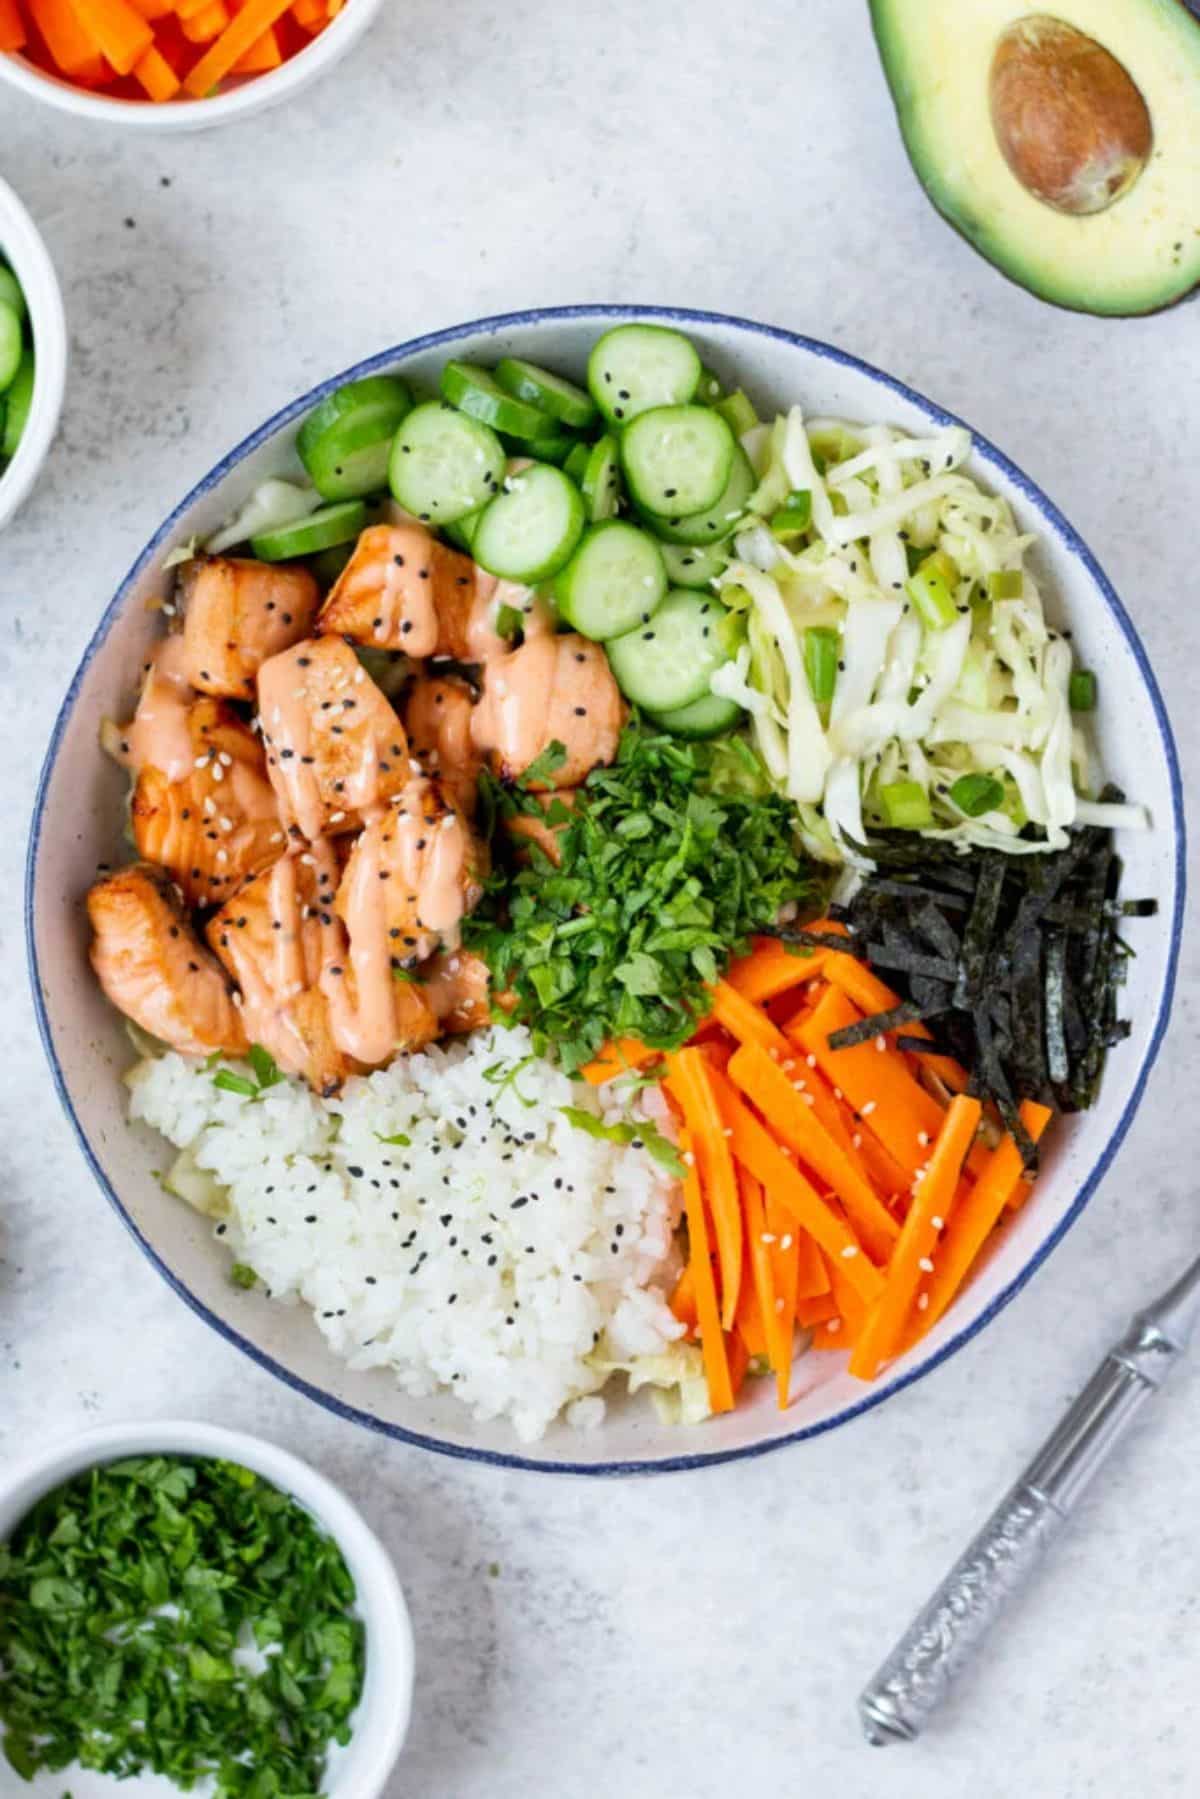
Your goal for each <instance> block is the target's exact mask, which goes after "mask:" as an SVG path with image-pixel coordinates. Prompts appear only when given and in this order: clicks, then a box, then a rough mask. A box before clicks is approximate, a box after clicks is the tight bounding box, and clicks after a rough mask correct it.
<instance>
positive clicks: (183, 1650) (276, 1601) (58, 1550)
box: [0, 1456, 364, 1799]
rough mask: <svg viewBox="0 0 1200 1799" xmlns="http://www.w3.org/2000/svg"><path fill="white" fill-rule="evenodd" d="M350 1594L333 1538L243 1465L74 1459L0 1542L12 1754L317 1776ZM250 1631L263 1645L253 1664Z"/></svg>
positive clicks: (114, 1766)
mask: <svg viewBox="0 0 1200 1799" xmlns="http://www.w3.org/2000/svg"><path fill="white" fill-rule="evenodd" d="M353 1603H354V1583H353V1581H352V1579H351V1577H350V1573H349V1570H348V1569H347V1567H346V1564H345V1562H344V1560H343V1559H342V1555H341V1551H340V1550H339V1549H338V1547H337V1545H336V1544H335V1543H333V1542H332V1541H331V1540H330V1538H328V1537H327V1536H325V1535H323V1534H322V1532H321V1531H320V1530H319V1529H318V1527H317V1525H316V1524H315V1523H314V1521H313V1520H312V1519H311V1518H310V1517H309V1516H308V1514H307V1513H306V1512H304V1511H303V1510H302V1509H301V1508H300V1507H299V1506H298V1505H297V1504H296V1503H295V1502H294V1501H293V1500H292V1499H290V1498H288V1496H287V1495H286V1494H284V1493H281V1492H279V1491H278V1489H277V1488H275V1487H273V1486H270V1485H269V1484H268V1483H267V1482H266V1481H264V1480H262V1479H260V1477H259V1476H258V1475H257V1474H254V1473H253V1472H252V1471H251V1470H250V1469H248V1468H241V1467H238V1466H236V1465H235V1464H233V1463H228V1462H217V1461H192V1460H188V1459H177V1458H174V1457H167V1456H140V1457H135V1458H132V1459H130V1460H128V1461H122V1462H110V1463H109V1464H107V1465H106V1466H104V1467H100V1468H95V1469H92V1470H90V1471H89V1472H88V1473H86V1474H82V1475H79V1476H77V1477H76V1478H75V1479H74V1480H72V1481H69V1482H68V1483H67V1484H66V1485H65V1486H63V1487H60V1488H58V1489H57V1491H56V1492H53V1493H51V1494H49V1495H47V1497H46V1498H45V1499H43V1500H41V1501H40V1503H39V1504H38V1505H37V1506H35V1507H34V1509H33V1511H32V1512H30V1513H29V1515H28V1516H27V1517H26V1518H25V1519H24V1520H23V1521H22V1522H21V1524H19V1525H18V1527H17V1529H16V1530H15V1532H14V1533H13V1535H12V1537H11V1539H10V1540H9V1541H8V1542H7V1543H6V1544H2V1545H0V1625H2V1629H0V1722H2V1724H3V1729H4V1737H3V1750H4V1754H5V1756H6V1758H7V1760H8V1763H9V1765H10V1766H11V1767H12V1768H13V1769H14V1770H15V1771H16V1773H18V1774H20V1775H21V1776H23V1777H24V1778H26V1779H31V1778H32V1777H33V1776H34V1774H36V1773H37V1772H38V1771H39V1770H40V1769H58V1768H65V1767H67V1766H68V1765H69V1764H70V1763H71V1762H73V1761H76V1760H78V1761H79V1762H80V1763H81V1764H82V1765H83V1766H84V1767H85V1768H92V1769H96V1770H98V1771H101V1772H103V1773H107V1774H114V1775H116V1776H117V1777H118V1778H123V1777H126V1776H129V1775H133V1774H137V1773H139V1772H142V1771H144V1770H152V1771H154V1772H156V1773H159V1774H164V1775H166V1776H167V1777H168V1778H169V1779H171V1780H173V1781H174V1782H175V1783H176V1785H177V1786H179V1787H180V1788H182V1789H184V1790H187V1789H190V1788H191V1787H192V1786H194V1785H195V1784H196V1783H197V1782H199V1781H201V1780H203V1779H204V1778H205V1777H212V1778H213V1779H214V1780H215V1785H216V1799H284V1796H285V1795H300V1794H306V1795H313V1794H316V1793H318V1792H319V1791H320V1789H321V1785H322V1777H323V1774H324V1769H325V1758H326V1752H327V1750H328V1747H329V1745H330V1743H331V1742H339V1743H344V1742H346V1741H347V1740H348V1737H349V1721H350V1717H351V1715H352V1713H353V1711H354V1708H355V1706H356V1705H357V1703H358V1697H359V1694H360V1692H361V1690H362V1679H363V1657H364V1644H363V1631H362V1625H361V1624H360V1623H359V1622H358V1620H357V1619H355V1618H354V1617H352V1616H351V1615H350V1607H351V1606H352V1605H353ZM247 1642H252V1643H253V1644H254V1645H255V1646H256V1647H257V1648H258V1650H260V1651H262V1652H269V1653H264V1654H263V1656H262V1658H261V1660H260V1661H259V1662H256V1663H255V1664H254V1665H253V1666H249V1665H247V1663H248V1659H249V1658H247V1657H245V1656H243V1655H241V1654H236V1655H235V1651H237V1650H239V1649H241V1648H242V1647H244V1645H245V1644H246V1643H247Z"/></svg>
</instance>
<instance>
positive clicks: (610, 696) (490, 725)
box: [471, 633, 625, 787]
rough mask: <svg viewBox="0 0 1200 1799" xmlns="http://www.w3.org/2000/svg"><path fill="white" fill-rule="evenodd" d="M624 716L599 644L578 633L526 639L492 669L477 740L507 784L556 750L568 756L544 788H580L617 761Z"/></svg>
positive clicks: (477, 718) (474, 720)
mask: <svg viewBox="0 0 1200 1799" xmlns="http://www.w3.org/2000/svg"><path fill="white" fill-rule="evenodd" d="M624 716H625V709H624V706H623V704H622V700H621V695H620V693H619V691H618V689H617V683H616V681H615V680H614V679H613V676H612V671H611V670H610V668H609V666H608V658H607V657H606V656H605V654H604V650H603V648H602V647H601V645H600V644H598V643H592V642H590V641H589V639H588V638H586V637H578V636H576V635H575V634H574V633H571V634H569V635H566V636H562V637H557V636H549V635H546V636H542V635H538V636H535V637H530V638H527V639H526V641H525V642H524V643H523V644H522V645H521V647H520V649H517V650H512V651H510V653H509V654H508V655H507V656H499V657H496V658H495V659H494V660H493V661H491V662H489V664H488V667H487V673H486V676H485V679H484V686H483V697H482V699H481V700H480V702H479V704H478V706H476V708H475V710H474V712H473V713H472V715H471V734H472V736H473V737H474V739H475V743H476V745H477V746H478V747H479V749H481V750H483V751H485V752H486V753H487V756H488V759H489V761H490V762H491V765H492V768H493V770H494V771H495V773H496V774H497V775H499V776H500V778H501V780H514V779H515V778H516V776H518V775H522V774H524V773H525V770H526V769H527V768H529V767H530V765H531V764H532V763H533V762H535V761H536V760H537V758H538V757H539V756H541V755H542V754H543V752H544V751H546V750H548V749H549V747H550V745H551V744H552V743H555V742H557V743H560V744H562V746H563V748H564V750H565V752H566V753H565V756H564V757H563V758H562V759H561V760H560V761H558V762H557V764H556V765H555V766H554V768H553V769H548V770H547V771H546V773H545V776H544V778H542V779H540V780H538V781H536V782H535V783H534V785H535V786H538V787H578V786H579V784H580V782H581V781H582V780H584V778H585V777H586V776H587V775H588V774H590V773H591V771H592V769H593V768H598V767H601V766H602V765H604V764H605V763H609V762H611V761H612V759H613V757H614V756H615V755H616V753H617V740H618V738H619V737H620V735H621V726H622V724H623V722H624Z"/></svg>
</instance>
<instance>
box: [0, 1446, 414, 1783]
mask: <svg viewBox="0 0 1200 1799" xmlns="http://www.w3.org/2000/svg"><path fill="white" fill-rule="evenodd" d="M129 1455H186V1456H207V1457H215V1458H219V1459H221V1460H224V1461H231V1462H239V1463H241V1464H242V1465H243V1466H244V1467H246V1468H252V1469H253V1470H254V1472H255V1473H256V1474H261V1475H262V1476H263V1478H264V1479H265V1480H268V1481H270V1482H271V1484H272V1485H273V1486H276V1487H278V1488H279V1489H280V1491H281V1492H284V1493H288V1494H290V1495H291V1496H292V1498H293V1499H295V1500H297V1501H298V1502H299V1504H300V1505H302V1506H303V1507H304V1509H305V1511H306V1512H310V1513H311V1514H312V1516H313V1517H314V1518H315V1519H316V1520H317V1522H318V1524H320V1525H321V1526H322V1527H323V1528H324V1529H325V1530H326V1531H327V1532H328V1533H329V1535H330V1536H331V1537H332V1538H333V1540H334V1542H335V1543H337V1545H338V1547H339V1548H340V1549H341V1552H342V1554H343V1555H344V1556H345V1558H346V1566H347V1567H348V1568H349V1570H350V1573H351V1575H352V1576H353V1578H354V1585H355V1588H356V1590H357V1593H358V1613H359V1616H360V1617H361V1619H362V1621H363V1624H364V1626H365V1628H366V1643H367V1651H366V1675H365V1680H364V1684H363V1695H362V1699H361V1700H360V1702H359V1706H358V1710H357V1712H356V1713H355V1717H354V1734H353V1736H352V1737H351V1739H350V1742H349V1743H348V1744H347V1745H346V1747H345V1749H338V1748H335V1749H334V1750H333V1751H332V1753H331V1756H330V1763H329V1776H328V1779H327V1783H326V1786H327V1791H328V1795H329V1799H379V1795H380V1794H381V1793H382V1792H383V1789H384V1786H385V1785H386V1783H387V1779H388V1776H389V1774H390V1773H391V1771H392V1769H393V1768H394V1767H395V1765H396V1759H397V1757H398V1756H399V1754H400V1750H401V1748H402V1746H403V1743H404V1738H405V1735H406V1733H407V1731H408V1720H409V1713H410V1710H411V1707H412V1687H413V1638H412V1625H411V1623H410V1622H409V1616H408V1607H407V1606H406V1604H405V1603H404V1594H403V1593H402V1591H401V1589H400V1582H399V1581H398V1579H397V1578H396V1570H395V1569H394V1567H393V1566H392V1563H391V1559H390V1557H389V1556H388V1553H387V1551H386V1550H385V1549H384V1547H383V1545H382V1543H381V1542H380V1541H379V1538H378V1537H377V1536H376V1535H375V1533H374V1531H372V1530H371V1528H370V1526H369V1525H368V1524H367V1522H366V1520H365V1519H364V1518H363V1516H362V1514H361V1513H360V1512H359V1511H357V1510H356V1508H355V1507H354V1506H353V1505H352V1504H351V1503H350V1501H349V1500H348V1499H347V1498H346V1496H345V1494H344V1493H342V1492H340V1491H339V1489H338V1488H337V1487H335V1486H334V1485H333V1484H332V1482H331V1481H328V1480H326V1479H325V1476H324V1475H323V1474H318V1473H317V1472H316V1470H315V1469H314V1468H310V1467H309V1466H308V1464H307V1463H306V1462H302V1461H300V1460H299V1458H298V1457H296V1456H294V1455H290V1454H289V1453H288V1451H287V1450H286V1449H277V1448H276V1446H275V1445H274V1444H273V1443H267V1442H264V1441H263V1439H262V1438H261V1437H250V1436H246V1435H244V1433H243V1432H241V1431H235V1430H225V1429H223V1428H222V1427H221V1426H220V1425H216V1424H193V1423H186V1422H171V1423H164V1424H154V1423H145V1424H113V1425H108V1426H106V1427H105V1428H104V1429H102V1430H93V1431H86V1432H84V1434H83V1435H82V1436H74V1437H71V1438H69V1439H67V1440H66V1441H64V1442H59V1443H52V1444H50V1445H49V1446H48V1447H47V1448H44V1449H41V1450H38V1451H37V1452H36V1454H34V1455H31V1456H29V1457H28V1458H27V1459H26V1460H25V1461H23V1462H21V1463H20V1464H18V1466H17V1467H16V1468H14V1469H12V1470H11V1471H9V1472H6V1475H5V1478H4V1481H3V1484H2V1485H0V1542H3V1541H4V1540H5V1538H7V1537H8V1536H10V1535H11V1533H12V1532H13V1531H14V1530H15V1529H16V1527H17V1525H18V1524H19V1523H20V1521H21V1519H22V1518H24V1517H25V1516H26V1515H27V1514H28V1513H29V1512H30V1511H31V1510H32V1508H33V1506H34V1505H36V1504H37V1502H38V1500H39V1499H41V1498H43V1497H44V1495H45V1494H47V1493H51V1492H53V1490H54V1489H55V1488H56V1487H59V1486H62V1484H63V1483H64V1482H65V1481H68V1480H70V1479H71V1478H72V1477H73V1476H74V1475H76V1474H82V1473H83V1472H84V1471H85V1470H86V1469H88V1468H95V1467H98V1466H100V1465H101V1464H102V1463H104V1462H113V1461H118V1460H120V1459H121V1458H122V1457H124V1456H129ZM110 1784H112V1783H108V1782H101V1783H100V1790H102V1791H104V1792H107V1791H108V1787H109V1785H110ZM61 1786H62V1780H61V1778H60V1779H59V1780H58V1782H57V1787H59V1788H61ZM78 1790H79V1791H80V1792H81V1793H82V1792H84V1791H87V1792H90V1791H91V1790H92V1789H91V1788H90V1787H89V1788H83V1787H80V1788H79V1789H78ZM124 1790H126V1789H125V1788H124V1787H122V1791H124ZM137 1790H138V1786H137V1784H136V1783H135V1785H134V1786H133V1788H132V1789H130V1791H131V1799H132V1795H134V1794H136V1792H137ZM154 1790H155V1791H158V1788H157V1786H156V1787H155V1788H154ZM114 1791H115V1787H114Z"/></svg>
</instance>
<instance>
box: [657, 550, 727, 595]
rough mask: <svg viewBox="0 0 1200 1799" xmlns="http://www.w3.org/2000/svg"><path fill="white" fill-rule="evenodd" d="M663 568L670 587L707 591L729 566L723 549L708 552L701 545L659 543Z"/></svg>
mask: <svg viewBox="0 0 1200 1799" xmlns="http://www.w3.org/2000/svg"><path fill="white" fill-rule="evenodd" d="M658 548H659V552H660V554H661V555H662V559H663V566H664V567H665V569H666V571H667V579H668V580H669V581H670V583H671V586H672V587H703V588H705V589H708V588H709V587H710V586H711V585H712V583H713V582H714V581H715V580H716V578H717V576H718V575H720V574H722V573H723V572H724V571H725V569H726V568H727V567H728V566H729V557H728V556H727V555H726V553H725V551H724V550H723V549H714V550H709V549H705V547H704V546H703V545H702V544H687V543H660V544H659V546H658Z"/></svg>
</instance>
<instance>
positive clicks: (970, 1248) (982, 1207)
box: [914, 1099, 1054, 1336]
mask: <svg viewBox="0 0 1200 1799" xmlns="http://www.w3.org/2000/svg"><path fill="white" fill-rule="evenodd" d="M1053 1116H1054V1114H1053V1112H1051V1110H1050V1108H1049V1107H1048V1106H1040V1105H1038V1104H1037V1102H1036V1101H1035V1100H1031V1099H1027V1100H1023V1101H1022V1103H1021V1106H1020V1118H1021V1123H1022V1124H1023V1125H1024V1126H1025V1129H1026V1130H1027V1131H1028V1132H1029V1135H1030V1136H1031V1137H1032V1138H1033V1140H1034V1142H1035V1143H1036V1142H1037V1140H1038V1138H1039V1137H1040V1136H1041V1135H1042V1132H1043V1131H1044V1130H1045V1128H1046V1126H1047V1125H1048V1124H1049V1122H1050V1120H1051V1118H1052V1117H1053ZM1023 1178H1024V1170H1023V1168H1022V1166H1021V1152H1020V1150H1019V1149H1018V1148H1017V1146H1016V1144H1015V1142H1014V1141H1013V1139H1012V1138H1011V1137H1009V1136H1006V1137H1005V1138H1004V1141H1003V1142H1002V1143H999V1144H997V1146H996V1148H995V1149H994V1150H993V1151H992V1153H991V1155H990V1156H989V1157H988V1161H987V1166H986V1168H985V1169H984V1171H983V1173H982V1174H981V1175H980V1177H979V1179H978V1180H977V1181H976V1182H975V1185H974V1186H973V1187H972V1188H971V1190H970V1192H969V1193H968V1194H966V1196H965V1197H964V1198H963V1199H962V1200H961V1201H960V1202H959V1204H958V1205H957V1206H956V1207H955V1209H954V1211H953V1213H952V1214H951V1217H950V1221H949V1224H948V1225H947V1227H946V1231H945V1233H944V1235H943V1236H942V1238H941V1240H940V1242H939V1243H938V1249H937V1255H936V1257H935V1258H934V1269H933V1277H932V1279H931V1280H930V1282H929V1285H928V1287H927V1288H926V1292H927V1293H928V1296H929V1304H928V1306H927V1307H926V1308H925V1310H924V1312H922V1313H920V1314H918V1316H917V1318H916V1319H915V1320H914V1323H915V1325H916V1326H917V1328H918V1333H919V1334H920V1335H921V1336H924V1334H925V1332H926V1331H927V1330H931V1329H932V1327H933V1326H934V1325H935V1324H936V1323H937V1321H938V1319H939V1318H940V1317H941V1315H942V1313H943V1312H944V1311H945V1310H946V1307H947V1306H948V1305H949V1304H950V1301H951V1300H952V1299H953V1298H954V1295H955V1294H956V1293H957V1292H958V1289H959V1287H960V1286H961V1285H962V1283H963V1280H964V1279H965V1277H966V1275H967V1273H968V1271H969V1269H970V1268H971V1265H972V1264H973V1262H974V1261H975V1258H976V1256H977V1255H978V1254H979V1252H980V1250H981V1249H982V1248H983V1246H984V1244H985V1243H986V1242H987V1240H988V1238H989V1236H990V1235H991V1233H992V1231H993V1229H994V1228H995V1225H996V1221H997V1219H998V1218H999V1216H1000V1214H1001V1212H1002V1211H1003V1210H1004V1208H1005V1206H1006V1205H1007V1204H1008V1203H1009V1200H1010V1199H1011V1197H1012V1195H1013V1193H1014V1192H1016V1190H1017V1188H1018V1187H1020V1186H1021V1185H1022V1182H1023Z"/></svg>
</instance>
